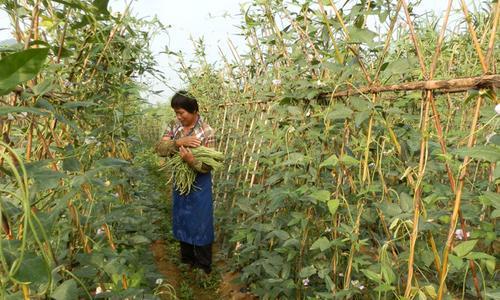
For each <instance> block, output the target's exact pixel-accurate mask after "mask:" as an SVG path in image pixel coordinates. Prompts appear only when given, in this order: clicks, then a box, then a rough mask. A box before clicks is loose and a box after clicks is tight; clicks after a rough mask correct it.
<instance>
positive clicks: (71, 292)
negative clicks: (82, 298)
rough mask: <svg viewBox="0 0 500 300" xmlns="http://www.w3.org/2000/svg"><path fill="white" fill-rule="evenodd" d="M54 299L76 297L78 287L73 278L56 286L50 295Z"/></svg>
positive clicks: (69, 299) (65, 299) (60, 299)
mask: <svg viewBox="0 0 500 300" xmlns="http://www.w3.org/2000/svg"><path fill="white" fill-rule="evenodd" d="M50 296H51V297H52V298H54V299H56V300H73V299H78V287H77V286H76V281H75V280H74V279H70V280H66V281H65V282H63V283H62V284H61V285H60V286H58V287H57V288H56V290H55V291H54V293H52V295H50Z"/></svg>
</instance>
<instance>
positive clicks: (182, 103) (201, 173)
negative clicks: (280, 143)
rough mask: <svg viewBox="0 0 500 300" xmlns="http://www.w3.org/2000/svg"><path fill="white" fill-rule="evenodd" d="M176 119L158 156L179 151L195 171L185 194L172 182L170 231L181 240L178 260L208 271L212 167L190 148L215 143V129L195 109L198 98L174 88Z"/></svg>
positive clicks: (173, 106) (161, 142) (209, 264)
mask: <svg viewBox="0 0 500 300" xmlns="http://www.w3.org/2000/svg"><path fill="white" fill-rule="evenodd" d="M170 105H171V106H172V108H173V110H174V111H175V115H176V119H177V120H176V122H174V123H173V124H172V125H171V126H170V128H168V129H167V131H166V132H165V135H164V136H163V138H162V140H161V141H160V142H159V143H158V144H157V146H156V151H157V153H158V154H159V155H160V156H171V155H180V156H181V158H182V159H183V160H184V161H185V162H186V163H188V164H189V166H191V168H193V169H194V170H196V171H197V176H196V180H195V182H194V185H195V186H196V187H197V188H195V189H192V190H191V192H190V193H189V194H187V195H181V194H180V193H179V192H178V191H177V189H176V187H175V182H174V188H173V231H174V237H175V239H177V240H178V241H179V242H180V248H181V261H182V262H183V263H187V264H190V265H192V266H193V267H196V268H201V269H203V270H204V271H205V273H207V274H209V273H210V272H211V265H212V242H213V240H214V228H213V206H212V176H211V173H210V171H211V168H210V167H209V166H208V165H206V164H203V163H201V162H199V161H197V160H196V158H195V157H194V156H193V154H192V153H191V150H190V148H196V147H199V146H201V145H203V146H205V147H211V148H213V147H214V146H215V138H214V130H213V129H212V128H211V127H210V126H209V125H208V124H207V123H206V122H204V121H203V119H202V118H201V116H200V114H199V113H198V102H197V101H196V99H195V98H193V97H192V96H191V95H189V94H188V93H187V92H185V91H179V92H177V93H176V94H175V95H174V97H173V98H172V101H171V104H170Z"/></svg>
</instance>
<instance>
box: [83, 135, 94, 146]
mask: <svg viewBox="0 0 500 300" xmlns="http://www.w3.org/2000/svg"><path fill="white" fill-rule="evenodd" d="M96 143H97V139H96V138H95V136H88V137H86V138H85V145H91V144H96Z"/></svg>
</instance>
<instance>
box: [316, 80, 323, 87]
mask: <svg viewBox="0 0 500 300" xmlns="http://www.w3.org/2000/svg"><path fill="white" fill-rule="evenodd" d="M316 85H317V86H325V84H324V83H323V82H322V81H321V80H318V81H316Z"/></svg>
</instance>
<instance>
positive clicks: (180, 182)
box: [161, 146, 224, 195]
mask: <svg viewBox="0 0 500 300" xmlns="http://www.w3.org/2000/svg"><path fill="white" fill-rule="evenodd" d="M190 150H191V152H192V153H193V156H194V158H195V159H196V161H201V162H202V163H204V164H206V165H208V166H210V167H211V168H212V169H217V168H220V167H221V166H222V162H223V161H224V155H223V154H222V153H221V152H219V151H216V150H214V149H211V148H207V147H203V146H200V147H197V148H190ZM161 169H169V170H171V171H172V177H171V179H170V180H172V179H174V182H175V188H176V189H177V190H178V191H179V193H180V194H181V195H187V194H189V192H191V189H192V188H193V186H194V181H195V179H196V171H195V170H194V169H193V168H191V167H190V166H189V165H188V164H187V163H186V162H185V161H184V160H183V159H182V158H181V156H180V155H174V156H173V157H171V158H170V159H168V160H167V162H166V164H165V165H164V166H163V167H162V168H161ZM195 188H196V187H195Z"/></svg>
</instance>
